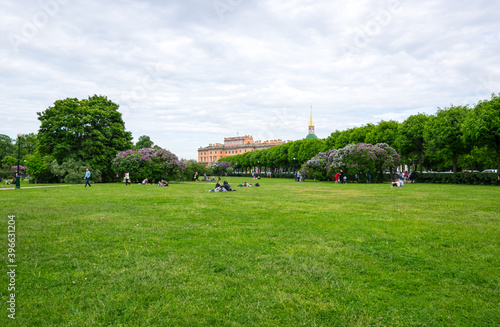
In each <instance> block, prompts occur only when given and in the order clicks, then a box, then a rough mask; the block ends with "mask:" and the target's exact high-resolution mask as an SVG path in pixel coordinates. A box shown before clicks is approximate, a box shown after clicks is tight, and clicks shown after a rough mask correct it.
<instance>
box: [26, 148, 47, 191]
mask: <svg viewBox="0 0 500 327" xmlns="http://www.w3.org/2000/svg"><path fill="white" fill-rule="evenodd" d="M24 158H25V160H26V166H27V167H28V170H27V173H28V174H29V175H30V176H33V177H34V178H35V184H37V182H38V177H39V176H40V175H42V174H43V173H44V172H45V171H46V170H47V164H46V163H45V160H44V159H43V157H42V156H41V155H40V153H39V152H36V153H35V154H32V155H27V156H26V157H24Z"/></svg>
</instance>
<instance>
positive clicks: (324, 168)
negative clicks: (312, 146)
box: [300, 149, 337, 180]
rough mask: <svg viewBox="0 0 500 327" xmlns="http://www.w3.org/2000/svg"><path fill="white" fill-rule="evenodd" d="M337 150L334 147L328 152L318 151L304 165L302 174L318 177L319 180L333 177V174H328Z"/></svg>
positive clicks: (306, 176) (307, 176) (308, 176)
mask: <svg viewBox="0 0 500 327" xmlns="http://www.w3.org/2000/svg"><path fill="white" fill-rule="evenodd" d="M335 152H337V150H335V149H332V150H328V151H327V152H320V153H318V154H317V155H316V156H314V157H313V158H311V159H310V160H308V161H307V162H306V163H305V164H304V165H302V168H301V170H300V174H301V175H302V176H303V177H304V178H317V179H319V180H328V179H331V176H329V175H328V169H329V166H330V165H331V163H332V160H333V157H334V154H335Z"/></svg>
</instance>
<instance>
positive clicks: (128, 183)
mask: <svg viewBox="0 0 500 327" xmlns="http://www.w3.org/2000/svg"><path fill="white" fill-rule="evenodd" d="M127 185H130V174H129V173H128V171H127V172H125V186H127Z"/></svg>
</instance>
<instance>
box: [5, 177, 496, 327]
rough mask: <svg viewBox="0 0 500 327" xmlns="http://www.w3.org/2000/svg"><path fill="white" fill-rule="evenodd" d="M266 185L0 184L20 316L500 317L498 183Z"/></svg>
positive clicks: (476, 322)
mask: <svg viewBox="0 0 500 327" xmlns="http://www.w3.org/2000/svg"><path fill="white" fill-rule="evenodd" d="M243 181H245V180H244V179H238V178H233V179H232V180H230V182H235V183H240V182H243ZM246 181H250V180H248V179H246ZM260 183H261V184H262V187H260V188H238V187H235V188H236V189H237V192H230V193H209V192H208V190H209V189H211V188H212V187H213V184H204V183H201V182H200V183H198V184H194V183H186V184H171V186H169V187H168V188H160V187H156V186H142V185H131V186H125V185H124V184H95V185H93V187H92V188H88V187H87V188H84V187H83V185H77V186H70V187H61V188H43V189H21V190H6V191H0V205H1V208H2V209H1V212H2V225H1V230H2V235H4V236H3V237H2V241H1V245H0V249H1V252H0V253H3V254H2V257H3V258H4V260H3V261H2V262H4V268H2V271H5V270H6V266H7V239H6V237H5V234H6V232H7V217H8V215H16V228H17V243H16V246H17V248H16V251H17V257H16V259H17V261H18V265H19V266H18V273H17V276H16V278H17V286H18V287H17V312H16V317H17V319H16V323H17V325H23V326H55V325H63V326H99V325H110V326H143V325H144V326H146V325H150V326H300V325H302V326H449V325H452V326H496V325H499V324H500V290H499V286H500V250H499V245H500V244H499V243H500V205H499V204H498V199H499V198H500V188H498V187H488V186H460V185H426V184H413V185H407V186H406V187H404V188H391V187H390V186H389V185H387V184H383V185H380V184H379V185H376V184H371V185H356V184H347V185H338V184H337V185H336V184H333V183H319V182H318V183H314V182H305V183H295V182H293V181H291V180H268V179H264V180H261V181H260ZM234 186H235V185H233V187H234ZM3 275H4V277H2V278H0V279H1V280H0V294H1V302H2V303H4V306H5V308H4V309H2V310H1V311H0V312H3V313H2V314H0V325H2V326H3V325H6V324H8V323H10V321H9V319H8V318H7V314H8V311H7V310H6V307H7V306H6V304H5V303H6V301H7V299H8V292H7V283H8V281H7V278H6V277H5V273H3Z"/></svg>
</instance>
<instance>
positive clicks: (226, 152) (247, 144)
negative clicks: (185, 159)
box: [198, 135, 284, 165]
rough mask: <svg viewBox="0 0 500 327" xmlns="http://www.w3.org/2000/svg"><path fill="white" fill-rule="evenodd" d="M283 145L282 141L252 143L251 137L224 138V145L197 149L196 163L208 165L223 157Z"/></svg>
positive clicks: (219, 144) (217, 144) (212, 145)
mask: <svg viewBox="0 0 500 327" xmlns="http://www.w3.org/2000/svg"><path fill="white" fill-rule="evenodd" d="M283 143H284V142H283V141H282V140H272V141H255V142H254V140H253V137H252V136H249V135H245V136H237V137H226V138H224V144H221V143H215V144H210V145H209V146H207V147H200V148H198V162H201V163H204V164H207V165H209V164H211V163H214V162H217V160H219V159H221V158H224V157H229V156H235V155H237V154H242V153H245V152H250V151H255V150H263V149H269V148H271V147H273V146H276V145H281V144H283Z"/></svg>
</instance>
